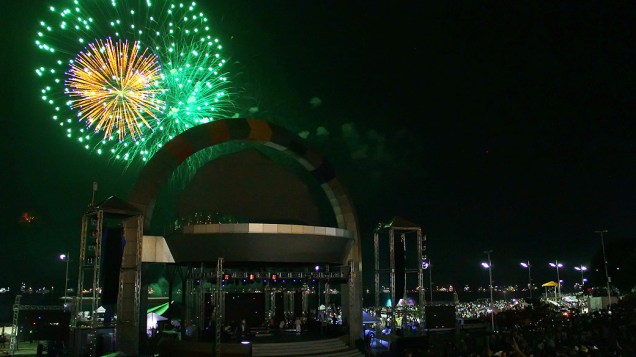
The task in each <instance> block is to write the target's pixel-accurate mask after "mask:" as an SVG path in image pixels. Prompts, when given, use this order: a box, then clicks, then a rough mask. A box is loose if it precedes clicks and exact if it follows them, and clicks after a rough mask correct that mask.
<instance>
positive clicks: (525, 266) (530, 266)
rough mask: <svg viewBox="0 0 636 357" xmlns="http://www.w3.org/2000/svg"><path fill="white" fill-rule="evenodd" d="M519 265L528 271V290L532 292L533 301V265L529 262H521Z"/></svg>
mask: <svg viewBox="0 0 636 357" xmlns="http://www.w3.org/2000/svg"><path fill="white" fill-rule="evenodd" d="M519 264H520V265H521V266H522V267H523V268H525V269H528V290H530V299H532V273H531V270H532V269H531V268H532V265H531V264H530V261H529V260H528V261H527V262H521V263H519Z"/></svg>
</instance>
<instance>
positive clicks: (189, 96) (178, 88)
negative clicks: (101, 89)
mask: <svg viewBox="0 0 636 357" xmlns="http://www.w3.org/2000/svg"><path fill="white" fill-rule="evenodd" d="M212 33H213V29H212V28H211V25H210V23H209V20H208V18H207V16H206V15H205V14H204V13H203V11H202V10H201V9H200V8H199V6H198V5H197V3H195V2H188V3H180V2H170V1H150V0H83V1H81V0H60V1H56V2H54V3H53V4H52V5H51V6H50V7H49V9H48V16H47V17H46V18H45V19H43V20H41V21H40V22H39V26H38V32H37V35H36V39H35V45H36V46H37V47H38V48H39V49H40V50H41V52H42V55H41V56H39V60H40V62H41V63H40V64H39V65H38V66H37V68H36V70H35V73H36V74H37V75H38V77H39V78H40V80H41V83H42V86H41V88H40V92H41V94H40V95H41V98H42V100H43V101H44V103H46V105H47V106H48V107H50V109H51V112H52V114H51V118H52V119H53V120H54V121H55V122H56V123H57V124H58V125H59V126H60V127H62V130H63V131H64V133H65V134H66V136H68V137H69V138H70V139H72V140H74V141H76V142H78V143H80V144H81V145H82V146H83V147H84V148H85V149H87V150H92V151H94V152H96V153H97V154H98V155H102V156H106V157H109V158H114V159H118V160H126V161H128V163H129V164H130V163H131V162H134V161H135V160H142V161H146V160H148V159H149V158H150V157H152V155H153V154H154V153H155V152H156V151H157V150H159V148H161V146H162V145H163V144H164V143H165V142H167V141H168V140H170V139H171V138H173V137H174V136H176V135H178V134H179V133H181V132H183V131H184V130H187V129H188V128H191V127H193V126H195V125H198V124H202V123H207V122H209V121H213V120H215V119H218V118H224V117H227V116H228V113H229V110H230V109H231V108H232V101H231V95H230V94H231V92H230V85H229V81H228V73H227V71H226V70H225V64H226V60H225V59H224V58H223V54H222V53H223V47H222V45H221V43H220V41H219V39H218V38H216V37H215V36H214V35H213V34H212ZM108 39H113V41H118V40H121V41H128V42H130V43H134V44H135V45H136V46H139V48H142V49H148V51H150V52H151V53H152V55H154V56H156V58H157V61H158V65H159V66H160V80H158V81H155V82H154V83H155V85H156V84H157V83H160V86H161V87H162V88H161V90H160V91H157V92H158V93H160V94H157V98H156V100H157V102H161V103H163V104H162V106H161V107H158V108H156V110H157V113H153V115H152V117H153V118H156V119H155V120H151V121H148V123H144V125H139V126H138V129H139V130H138V132H139V133H140V134H139V135H138V136H136V137H133V136H126V135H123V133H120V132H119V131H118V130H117V129H114V130H113V131H112V132H110V133H108V134H106V131H105V130H97V129H96V127H95V126H91V123H90V122H89V121H88V120H84V118H83V117H82V115H81V108H78V105H77V103H76V102H74V101H73V96H71V95H70V94H71V90H69V85H68V83H69V82H70V80H69V76H71V75H72V74H73V73H72V71H70V70H69V69H70V68H71V67H72V65H73V64H74V63H75V62H74V61H76V59H77V58H78V55H79V54H80V53H84V55H86V53H87V52H88V51H87V49H88V48H89V46H92V48H95V45H94V44H96V43H102V41H106V40H108ZM90 70H92V71H93V72H94V71H97V70H99V69H98V68H93V69H90ZM74 104H75V105H74Z"/></svg>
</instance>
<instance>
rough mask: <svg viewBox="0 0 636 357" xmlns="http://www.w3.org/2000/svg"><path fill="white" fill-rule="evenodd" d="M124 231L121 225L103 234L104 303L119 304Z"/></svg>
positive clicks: (102, 279)
mask: <svg viewBox="0 0 636 357" xmlns="http://www.w3.org/2000/svg"><path fill="white" fill-rule="evenodd" d="M125 243H126V241H125V239H124V232H123V229H122V228H121V227H118V228H108V229H105V230H104V231H103V234H102V266H101V278H100V280H101V282H102V304H104V305H114V304H117V294H118V293H119V269H120V267H121V259H122V254H123V252H124V244H125Z"/></svg>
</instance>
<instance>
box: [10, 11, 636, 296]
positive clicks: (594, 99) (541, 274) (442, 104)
mask: <svg viewBox="0 0 636 357" xmlns="http://www.w3.org/2000/svg"><path fill="white" fill-rule="evenodd" d="M46 6H47V3H46V2H44V1H35V0H31V1H22V0H21V1H7V0H2V1H0V17H1V21H0V24H1V26H2V31H1V35H0V36H2V40H1V43H2V48H3V50H2V51H0V58H1V61H2V67H1V68H2V71H1V72H0V73H1V75H2V78H1V81H0V98H1V99H0V100H2V108H3V110H2V112H1V114H0V115H1V116H0V129H1V130H2V139H1V141H0V147H1V149H2V162H3V165H2V167H3V170H2V172H3V173H2V175H1V176H0V177H1V178H2V181H1V182H0V190H1V191H0V192H1V196H0V219H1V225H2V227H3V233H2V235H1V236H0V242H1V243H0V247H1V248H0V259H1V260H0V261H2V264H3V266H4V267H5V269H3V274H2V275H1V276H0V286H6V285H10V284H11V285H12V284H15V283H16V282H18V281H19V280H21V279H25V280H27V281H29V282H32V283H34V284H45V283H48V282H49V281H51V280H56V279H57V280H56V281H60V280H61V279H62V278H63V273H64V267H63V264H62V263H60V262H58V261H56V254H57V253H58V252H62V251H65V250H70V251H71V252H75V253H77V251H78V249H79V231H80V219H81V215H82V213H83V212H84V209H85V208H86V205H87V204H88V202H89V200H90V195H91V183H92V182H93V181H99V183H100V191H99V193H98V196H99V198H105V197H107V196H109V195H113V194H114V195H119V196H122V197H125V196H126V195H127V194H128V192H129V190H130V189H131V187H132V185H133V183H134V180H135V178H136V170H135V169H134V168H133V169H129V170H127V171H125V170H124V168H123V167H121V166H118V165H117V164H113V163H108V162H106V161H104V160H102V159H98V158H97V157H95V156H93V155H90V154H89V153H87V152H86V151H85V150H83V149H82V148H81V147H79V146H78V145H75V143H71V142H70V141H68V140H67V139H66V138H65V137H64V136H63V134H62V132H61V131H60V130H59V129H58V128H57V127H55V125H53V123H52V121H51V120H50V119H49V118H48V117H49V115H48V108H45V107H44V105H43V104H42V103H41V102H40V101H39V100H38V86H37V85H36V81H35V78H34V77H35V75H34V66H35V61H34V58H35V57H36V56H38V53H37V52H36V48H35V46H34V45H33V40H34V34H35V32H36V23H37V21H38V20H39V19H40V17H41V15H42V14H43V13H44V12H45V8H46ZM202 6H203V7H205V8H206V9H207V13H208V14H209V15H210V18H211V21H212V24H213V25H214V28H215V29H216V31H217V33H218V36H219V38H220V40H221V41H222V42H223V43H224V45H225V48H226V54H229V56H230V61H229V62H230V64H229V68H228V69H229V71H231V73H232V81H233V83H234V85H235V86H236V88H237V90H238V91H239V92H240V95H239V96H237V100H236V103H237V108H236V112H237V113H239V114H240V115H241V116H246V115H248V113H249V108H256V107H258V112H256V113H255V114H254V116H256V117H260V118H263V119H267V120H270V121H272V122H274V123H277V124H279V125H282V126H285V127H287V128H289V129H290V130H292V131H295V132H298V133H303V134H306V135H307V137H308V141H309V143H310V144H311V146H313V147H316V148H317V149H318V150H319V151H321V152H322V153H323V154H324V155H325V156H326V157H327V158H329V160H330V161H331V162H332V163H333V165H334V166H335V168H336V170H337V171H338V173H339V174H340V176H341V178H342V181H343V182H344V184H345V185H346V186H347V187H348V188H349V190H350V192H351V194H352V196H353V199H354V202H355V204H356V209H357V211H358V214H359V219H360V226H361V229H362V233H363V235H362V239H363V240H364V242H365V243H364V244H365V247H367V248H365V250H366V251H367V252H368V251H369V249H368V247H369V246H370V245H369V243H370V242H371V241H372V233H371V231H372V229H373V227H374V226H375V225H376V224H377V223H378V222H385V221H387V220H389V219H390V218H391V217H393V216H395V215H399V216H402V217H405V218H407V219H408V220H410V221H413V222H415V223H417V224H419V225H421V226H422V228H423V230H424V231H425V232H426V234H427V236H428V239H429V252H430V256H431V258H432V261H433V264H434V266H435V270H434V272H435V273H434V274H435V278H434V280H436V281H438V282H440V283H452V284H466V283H469V284H475V283H482V284H483V283H484V279H487V276H486V274H485V273H483V272H481V271H479V270H480V268H479V262H480V260H481V259H482V258H483V256H484V254H483V253H482V252H483V251H484V250H486V249H493V251H494V253H493V262H494V264H495V270H494V272H493V274H494V278H495V280H499V281H500V282H510V283H519V282H525V280H524V279H525V277H526V275H525V274H526V272H525V271H523V270H521V269H520V268H519V266H518V262H519V261H521V260H524V259H530V260H531V261H533V262H534V263H533V264H535V265H536V266H537V268H536V274H537V279H538V280H541V281H543V280H548V279H554V277H553V276H552V275H553V274H554V273H553V272H552V271H550V270H549V269H548V268H547V262H548V261H550V260H554V259H559V260H562V261H563V262H564V263H565V264H566V266H567V267H569V269H567V271H566V272H564V275H565V277H564V278H565V279H566V280H568V279H569V280H570V281H572V280H574V279H578V278H577V275H576V274H574V273H573V271H572V270H571V267H573V266H574V265H578V264H589V263H590V262H591V260H592V258H593V256H594V255H595V254H597V253H598V249H599V248H600V240H599V237H598V235H596V234H594V231H595V230H598V229H600V228H604V229H607V230H609V233H608V235H607V239H608V240H609V241H610V242H611V241H612V240H619V239H627V240H631V241H634V238H635V237H636V226H635V224H634V221H636V220H635V219H634V215H635V213H636V185H635V184H634V183H635V182H636V124H635V123H634V114H635V113H636V111H635V110H634V109H635V108H634V103H635V99H636V98H635V94H636V91H635V88H636V82H635V79H636V70H635V68H636V67H635V62H636V61H635V58H636V57H635V56H636V46H635V45H634V41H633V39H634V38H636V34H635V33H634V32H635V28H634V26H633V24H634V23H636V21H635V20H636V11H634V10H635V9H634V7H633V6H629V7H627V6H626V7H619V6H616V5H614V4H608V3H602V4H600V3H584V4H579V3H577V2H561V3H546V2H513V3H510V4H503V5H502V4H498V5H497V6H485V5H482V4H480V3H478V2H466V3H463V2H462V3H458V2H447V3H444V4H442V5H436V6H432V7H427V6H424V5H423V4H422V3H421V2H405V3H403V4H395V3H393V2H386V1H377V2H376V1H364V2H363V1H360V2H353V1H347V2H344V1H244V0H239V1H236V0H232V1H213V2H212V1H210V2H206V3H205V4H202ZM314 97H318V98H320V101H321V104H320V105H319V106H317V107H313V106H312V105H311V104H310V100H311V99H312V98H314ZM325 132H328V135H318V133H325ZM25 211H29V212H33V213H34V214H35V215H37V217H38V218H39V220H38V222H37V223H35V224H31V225H21V224H18V220H19V217H20V214H21V213H22V212H25ZM366 258H367V259H366V261H365V267H364V269H365V270H366V271H367V272H369V271H371V269H372V265H371V264H372V263H371V262H372V260H371V259H370V258H371V257H370V256H369V255H367V256H366Z"/></svg>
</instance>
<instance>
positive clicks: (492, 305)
mask: <svg viewBox="0 0 636 357" xmlns="http://www.w3.org/2000/svg"><path fill="white" fill-rule="evenodd" d="M484 253H485V254H486V255H487V256H488V262H487V263H486V262H484V263H481V266H482V267H484V268H485V269H488V281H489V283H490V325H491V327H492V331H493V332H494V331H495V302H494V300H493V297H492V261H491V260H490V253H492V250H486V251H484Z"/></svg>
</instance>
